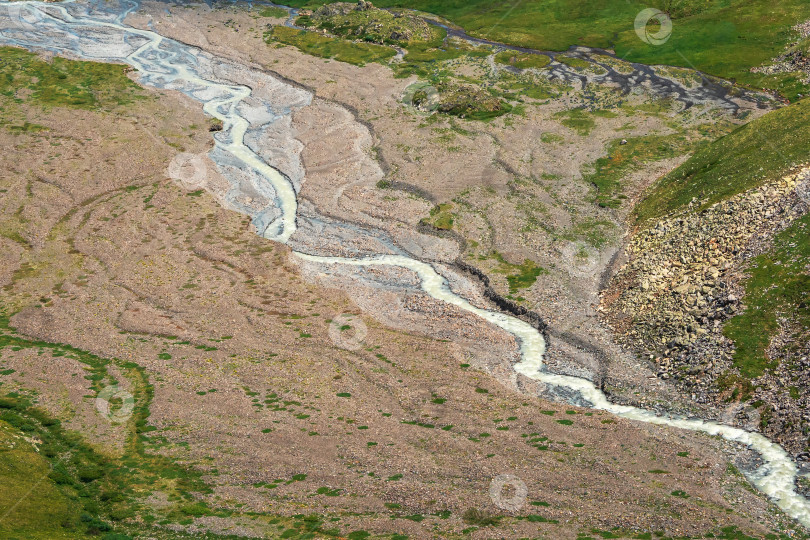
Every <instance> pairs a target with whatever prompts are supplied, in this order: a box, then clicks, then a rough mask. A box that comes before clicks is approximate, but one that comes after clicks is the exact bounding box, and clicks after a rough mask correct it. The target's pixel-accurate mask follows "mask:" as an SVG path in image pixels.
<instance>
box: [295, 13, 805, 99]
mask: <svg viewBox="0 0 810 540" xmlns="http://www.w3.org/2000/svg"><path fill="white" fill-rule="evenodd" d="M289 3H290V4H292V5H294V6H299V7H300V6H303V5H309V6H317V5H321V4H324V3H328V2H324V1H320V0H314V1H313V0H290V2H289ZM375 5H377V6H378V7H406V8H413V9H417V10H421V11H425V12H428V13H434V14H436V15H440V16H442V17H445V18H447V19H449V20H450V21H452V22H453V23H455V24H458V25H460V26H461V27H463V28H464V29H465V30H466V31H467V32H468V33H469V34H471V35H473V36H476V37H483V38H487V39H491V40H494V41H500V42H503V43H509V44H513V45H521V46H524V47H531V48H534V49H539V50H550V51H564V50H566V49H568V48H569V47H571V46H572V45H582V46H589V47H600V48H612V49H614V50H615V51H616V54H617V55H618V56H619V57H620V58H623V59H625V60H628V61H631V62H640V63H644V64H666V65H673V66H683V67H690V68H696V69H699V70H701V71H704V72H706V73H709V74H712V75H716V76H719V77H724V78H728V79H733V80H736V81H737V82H739V83H741V84H745V85H750V86H753V87H757V88H773V89H778V90H780V91H781V92H782V93H783V94H784V95H785V96H787V97H789V98H795V97H796V94H797V93H800V92H802V91H805V92H806V91H807V90H808V89H807V87H806V86H804V85H802V84H801V83H800V81H799V80H798V79H797V78H796V77H795V76H794V75H791V74H782V75H774V76H763V75H758V74H755V73H750V71H749V70H750V68H751V67H753V66H758V65H760V64H762V63H764V62H767V61H769V60H770V59H771V58H773V57H775V56H777V55H778V54H779V53H780V52H782V51H783V49H784V48H785V47H786V46H787V45H788V44H789V43H790V42H791V40H793V39H795V38H796V35H795V33H794V32H792V31H791V27H792V26H793V25H795V24H796V22H797V21H800V20H807V19H810V2H807V1H806V0H781V1H779V2H773V1H771V0H674V1H673V0H526V1H522V2H521V1H518V2H491V1H489V0H378V1H377V2H375ZM648 7H654V8H658V9H662V10H666V11H668V12H669V13H670V15H671V18H672V22H673V30H672V35H671V36H670V38H669V40H667V41H666V43H664V44H662V45H650V44H646V43H644V42H643V41H642V40H641V39H639V37H638V36H637V35H636V32H635V28H634V22H635V18H636V15H637V14H638V13H639V12H640V11H641V10H643V9H645V8H648ZM653 31H655V30H653Z"/></svg>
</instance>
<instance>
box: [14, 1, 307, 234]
mask: <svg viewBox="0 0 810 540" xmlns="http://www.w3.org/2000/svg"><path fill="white" fill-rule="evenodd" d="M0 4H1V5H2V6H3V7H5V8H6V9H5V13H4V12H3V11H2V8H0V20H1V19H2V17H3V15H6V16H7V20H6V21H3V22H4V24H3V26H2V27H0V43H2V42H5V43H6V44H14V45H20V46H23V47H36V48H42V49H49V50H52V51H56V52H62V53H72V54H75V55H78V56H80V57H82V58H86V59H90V60H100V61H115V62H124V63H127V64H129V65H130V66H132V67H134V68H135V69H136V70H138V76H139V77H140V82H141V83H142V84H145V85H147V86H155V87H158V88H165V89H172V90H178V91H180V92H183V93H185V94H187V95H189V96H190V97H192V98H194V99H196V100H197V101H201V102H202V103H203V110H204V111H205V112H206V113H207V114H209V115H211V116H213V117H214V118H216V119H218V120H220V121H221V122H222V123H223V130H222V132H221V133H222V135H221V136H220V137H217V138H215V145H216V146H217V147H218V149H219V150H222V151H225V152H227V153H228V154H230V155H231V156H233V157H234V158H236V160H238V161H240V162H241V163H242V164H243V165H244V166H245V167H246V168H249V169H253V170H254V171H256V172H257V173H258V175H259V176H260V177H261V178H264V179H265V180H267V181H269V183H270V185H272V187H273V189H274V190H275V201H274V202H275V205H276V206H277V207H278V209H279V210H280V212H281V216H280V217H279V218H277V219H276V220H275V221H274V222H272V223H267V224H263V225H257V228H259V230H260V232H261V233H262V235H263V236H264V237H265V238H269V239H271V240H276V241H279V242H286V241H287V240H288V239H289V238H290V236H292V234H293V233H294V232H295V229H296V224H295V216H296V210H297V206H298V204H297V194H296V192H295V189H294V187H293V185H292V184H291V183H290V182H289V181H287V179H286V178H284V176H283V175H281V174H280V173H279V172H278V171H277V170H276V169H274V168H272V167H270V166H269V165H268V164H267V163H265V162H264V161H263V160H262V159H261V158H259V156H257V155H256V154H255V153H254V152H252V151H251V150H250V149H249V148H248V147H247V145H246V144H245V135H246V133H247V131H248V129H249V127H250V124H249V122H248V121H247V120H246V119H245V118H244V117H243V116H241V115H240V114H239V113H238V112H237V107H238V105H239V104H240V103H241V102H242V101H244V100H245V99H246V98H248V97H250V96H251V89H250V88H248V87H247V86H242V85H236V84H228V83H225V82H221V81H217V80H213V79H212V78H204V77H202V76H200V74H199V73H198V72H197V69H198V66H197V65H196V63H195V60H197V58H196V56H195V55H194V54H193V53H191V52H190V51H192V48H191V47H188V46H186V45H184V44H181V43H178V42H176V41H173V40H170V39H167V38H164V37H163V36H161V35H160V34H158V33H156V32H152V31H149V30H139V29H136V28H132V27H129V26H125V25H124V24H123V23H122V22H121V20H122V19H123V18H124V17H125V16H126V15H127V14H128V13H129V12H131V11H132V10H133V9H134V8H135V7H137V4H135V3H131V5H130V7H129V8H128V9H125V10H124V11H123V12H122V13H121V14H120V15H119V16H117V17H115V18H111V17H109V15H110V14H109V12H106V13H104V12H102V13H101V15H100V16H97V17H93V16H90V15H89V14H88V13H82V14H81V16H75V15H74V14H72V13H70V12H69V11H68V7H73V6H72V5H71V4H73V5H77V4H75V3H72V2H66V3H65V5H58V4H53V3H43V2H14V3H13V4H12V3H8V2H1V3H0ZM66 6H67V7H66ZM73 11H74V13H75V12H76V10H75V9H74V10H73ZM105 15H106V16H105ZM29 21H35V22H36V26H35V27H34V26H32V23H31V22H29ZM99 30H102V31H106V32H107V33H108V34H109V32H112V33H113V34H112V37H114V38H116V39H114V41H116V42H117V46H115V47H99V43H98V41H99V40H100V39H102V37H97V39H96V40H95V41H93V40H91V39H86V40H85V42H82V41H81V40H77V39H75V38H78V37H81V32H85V34H88V33H90V32H93V31H99ZM35 31H36V32H41V34H39V35H38V36H31V34H32V33H34V32H35ZM102 36H103V35H102ZM34 37H36V38H37V39H32V38H34ZM106 37H107V38H109V37H110V36H109V35H107V36H106ZM139 38H140V39H139ZM77 41H78V42H77ZM133 41H144V43H143V45H140V46H139V47H137V48H136V49H135V50H134V51H133V52H131V53H129V54H126V52H124V51H127V50H128V49H132V47H127V46H126V44H127V43H128V42H133Z"/></svg>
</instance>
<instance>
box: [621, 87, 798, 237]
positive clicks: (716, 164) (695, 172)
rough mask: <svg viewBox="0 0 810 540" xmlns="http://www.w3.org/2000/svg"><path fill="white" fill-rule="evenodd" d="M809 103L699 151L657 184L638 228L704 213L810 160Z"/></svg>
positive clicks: (637, 211)
mask: <svg viewBox="0 0 810 540" xmlns="http://www.w3.org/2000/svg"><path fill="white" fill-rule="evenodd" d="M807 141H810V99H803V100H801V101H799V102H797V103H795V104H793V105H790V106H787V107H783V108H781V109H778V110H776V111H773V112H771V113H769V114H766V115H765V116H763V117H761V118H758V119H756V120H754V121H752V122H750V123H748V124H746V125H744V126H742V127H740V128H738V129H736V130H734V131H733V132H731V133H730V134H728V135H726V136H725V137H721V138H720V139H718V140H716V141H714V142H712V143H709V144H707V145H705V146H703V147H702V148H700V149H699V150H698V151H697V152H695V154H694V155H693V156H692V157H691V158H690V159H689V160H688V161H687V162H686V163H684V164H683V165H681V166H680V167H678V168H677V169H675V170H674V171H672V172H671V173H670V174H668V175H666V176H665V177H664V178H663V179H661V180H659V181H658V183H657V184H655V185H654V186H653V187H652V188H651V189H650V190H649V191H648V192H647V193H646V194H645V196H644V199H643V200H642V201H641V202H640V203H639V204H638V206H636V208H635V215H636V219H637V221H638V223H639V224H642V225H643V224H645V223H647V222H650V221H653V220H655V219H658V218H661V217H663V216H665V215H667V214H670V213H672V212H674V211H677V210H679V209H681V208H683V207H684V206H686V205H687V204H689V202H690V201H691V200H692V199H693V198H697V200H698V201H700V205H699V206H700V208H705V207H707V206H710V205H712V204H714V203H716V202H719V201H722V200H724V199H728V198H729V197H732V196H734V195H737V194H739V193H742V192H744V191H748V190H749V189H752V188H755V187H758V186H760V185H762V184H765V183H767V182H769V181H771V180H773V179H775V178H776V177H778V176H780V175H782V174H784V173H786V172H787V171H789V170H790V169H792V168H794V167H796V166H798V165H800V164H802V163H804V162H807V161H808V160H810V145H808V142H807Z"/></svg>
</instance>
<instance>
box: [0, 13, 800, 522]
mask: <svg viewBox="0 0 810 540" xmlns="http://www.w3.org/2000/svg"><path fill="white" fill-rule="evenodd" d="M137 9H138V4H137V3H136V2H133V1H128V0H122V1H121V2H120V3H119V2H117V1H110V2H95V1H92V2H89V3H88V2H64V3H60V4H54V3H42V2H14V3H6V2H3V3H0V45H11V46H19V47H24V48H26V49H30V50H34V51H48V52H50V53H53V54H60V55H64V56H67V57H71V58H78V59H82V60H90V61H98V62H117V63H125V64H128V65H129V66H131V67H132V68H134V69H135V70H136V71H137V77H138V81H139V82H140V83H141V84H142V85H144V86H148V87H155V88H159V89H164V90H174V91H179V92H182V93H183V94H185V95H187V96H189V97H190V98H192V99H193V100H196V101H197V102H199V103H201V104H202V107H203V109H204V111H205V112H206V113H207V114H209V115H210V116H212V117H214V118H216V119H218V120H219V121H221V122H222V130H221V131H218V132H217V133H215V134H214V139H215V144H214V147H213V149H212V150H211V151H210V153H209V157H210V159H211V161H213V163H214V164H215V165H216V167H217V169H218V171H219V173H220V174H221V175H222V177H223V178H224V179H225V180H227V182H228V183H229V184H230V187H229V188H227V189H225V190H224V192H223V194H222V196H221V197H220V200H221V202H222V204H224V205H225V206H227V207H229V208H231V209H233V210H235V211H238V212H241V213H244V214H247V215H249V216H250V217H251V219H252V221H253V224H254V225H255V227H256V229H257V231H258V232H259V234H260V235H261V236H263V237H265V238H267V239H269V240H273V241H276V242H281V243H285V244H288V245H289V246H290V247H291V248H292V249H293V257H295V258H297V259H298V260H299V261H300V262H301V264H306V265H312V266H311V267H314V268H319V269H320V272H322V273H327V274H328V273H330V272H336V271H337V269H341V271H343V272H349V273H360V274H362V273H363V272H370V271H371V270H375V269H383V268H389V269H390V268H394V269H396V270H397V271H398V272H400V273H405V274H408V275H409V276H410V283H411V286H412V287H413V286H416V287H419V288H421V290H422V291H423V292H424V293H426V294H427V295H428V296H430V297H431V298H433V299H434V300H435V301H437V302H441V303H445V304H447V305H449V306H454V307H455V308H457V309H459V310H463V311H466V312H469V313H471V314H473V315H475V316H477V317H480V318H481V319H483V320H485V321H486V322H488V323H490V324H492V325H495V326H497V327H499V328H501V329H502V330H504V331H506V332H508V333H509V334H511V335H512V336H514V338H515V340H516V342H517V343H518V344H519V348H520V355H521V359H520V361H519V362H517V363H515V364H514V366H513V368H514V370H515V371H516V372H517V373H518V374H520V375H522V376H525V377H527V378H528V379H532V380H535V381H538V382H539V383H541V384H542V385H545V387H546V388H549V389H550V390H549V392H550V394H551V395H553V396H557V397H558V398H559V399H561V400H565V401H567V402H569V403H573V404H575V405H578V406H582V407H589V408H592V409H598V410H603V411H607V412H609V413H611V414H614V415H616V416H620V417H623V418H627V419H630V420H634V421H638V422H645V423H649V424H655V425H659V426H667V427H669V428H675V429H684V430H694V431H699V432H703V433H707V434H709V435H715V436H720V437H723V438H724V439H727V440H729V441H734V442H736V443H740V444H743V445H745V446H747V447H749V448H750V449H751V450H753V451H755V452H756V453H757V454H758V455H759V457H760V460H757V462H756V464H754V465H751V466H750V467H748V468H747V470H745V475H746V477H747V478H748V480H749V481H750V482H751V483H752V484H753V485H754V486H756V487H757V488H758V489H759V490H760V491H761V492H763V493H764V494H766V495H767V496H768V497H770V498H771V500H772V501H773V502H774V503H775V504H776V505H777V506H779V507H780V508H781V509H782V510H783V511H784V512H785V513H787V514H788V515H790V516H791V517H793V518H794V519H796V520H797V521H798V522H800V523H802V524H803V525H804V526H807V527H810V501H808V500H807V499H806V498H805V497H803V496H802V495H800V494H798V493H797V492H796V489H795V481H796V478H797V474H798V468H797V466H796V464H795V463H794V462H793V461H792V459H791V458H790V456H789V455H788V454H787V452H785V451H784V450H783V449H782V448H781V447H780V446H779V445H777V444H775V443H773V442H771V441H770V440H768V439H767V438H766V437H764V436H763V435H760V434H758V433H754V432H749V431H745V430H743V429H739V428H736V427H732V426H728V425H724V424H721V423H718V422H714V421H704V420H701V419H697V418H694V417H689V418H686V417H681V416H676V415H661V414H657V413H654V412H651V411H647V410H644V409H640V408H636V407H631V406H624V405H617V404H613V403H611V402H610V401H609V400H608V399H607V397H606V396H605V395H604V394H603V393H602V392H601V391H600V390H599V388H598V387H597V386H596V385H594V384H593V383H592V382H591V381H589V380H586V379H582V378H577V377H571V376H563V375H557V374H553V373H550V372H548V371H547V370H546V369H545V368H544V366H543V355H544V353H545V347H546V343H545V340H544V338H543V335H542V333H541V332H540V331H538V330H537V328H535V326H532V325H531V324H529V323H527V322H525V321H523V320H521V319H519V318H517V317H513V316H511V315H507V314H505V313H501V312H497V311H493V310H488V309H484V308H481V307H477V306H476V305H474V303H473V301H471V300H468V299H465V298H464V297H462V296H461V295H460V294H458V293H456V292H454V291H453V289H452V285H451V282H452V278H453V276H451V275H450V274H452V270H451V269H449V268H448V267H447V266H445V265H440V264H432V263H430V262H425V261H422V260H419V259H417V258H415V257H414V256H412V255H410V254H408V253H407V252H406V251H405V250H404V249H403V248H402V247H400V246H399V245H398V244H397V242H394V241H393V240H392V239H391V237H390V235H388V234H386V233H385V232H383V231H375V230H373V229H372V228H369V227H362V226H359V225H357V224H354V223H346V222H340V221H338V220H336V219H334V218H329V217H327V216H324V215H320V214H319V213H318V212H317V210H315V209H313V208H312V205H311V204H304V203H302V202H300V201H299V200H298V192H299V191H300V188H301V184H302V182H303V181H304V180H305V179H304V174H303V171H302V169H301V168H299V169H297V170H299V171H301V172H300V174H298V175H295V174H282V173H281V172H280V171H279V170H278V169H277V168H274V167H273V165H272V163H269V162H268V159H267V158H266V149H259V148H258V147H257V145H256V141H257V140H258V138H259V135H261V134H262V133H263V132H265V130H268V129H270V128H272V129H275V130H276V131H278V130H279V126H281V127H283V126H284V125H285V122H288V121H289V117H290V115H291V114H292V111H294V110H297V109H299V108H301V107H306V106H307V105H308V104H309V103H310V102H311V100H312V95H311V94H310V93H309V92H307V91H305V90H302V89H300V88H297V87H294V86H292V85H290V84H288V83H286V82H284V81H282V80H280V79H278V78H275V77H272V76H270V75H268V74H266V73H263V72H261V71H259V70H256V69H254V68H252V67H249V66H241V65H237V64H235V63H234V62H233V61H231V60H226V59H223V58H218V57H216V56H213V55H211V54H208V53H206V52H204V51H202V50H200V49H197V48H195V47H191V46H189V45H186V44H183V43H180V42H177V41H174V40H171V39H167V38H165V37H163V36H161V35H160V34H158V33H156V32H154V31H151V30H142V29H136V28H132V27H129V26H127V25H126V24H125V23H124V19H125V18H126V17H127V15H129V14H130V13H132V12H134V11H135V10H137ZM245 72H253V73H252V75H251V76H252V78H251V80H254V81H259V85H258V86H252V87H248V86H245V85H242V84H238V83H235V82H232V81H234V80H240V79H242V80H244V73H245ZM284 150H285V151H286V147H285V149H284ZM291 151H292V150H291ZM262 152H264V153H265V157H263V155H262ZM277 153H278V152H277ZM281 153H283V152H281ZM279 159H288V160H289V159H291V158H290V157H289V156H287V157H286V158H285V157H284V156H281V157H279ZM269 161H272V160H269ZM338 245H340V247H336V246H338ZM369 246H371V247H369ZM336 253H341V254H342V255H343V256H336V255H335V254H336ZM347 253H348V256H346V254H347ZM413 284H416V285H413Z"/></svg>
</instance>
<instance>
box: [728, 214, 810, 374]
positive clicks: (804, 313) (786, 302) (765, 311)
mask: <svg viewBox="0 0 810 540" xmlns="http://www.w3.org/2000/svg"><path fill="white" fill-rule="evenodd" d="M808 268H810V214H808V215H805V216H804V217H803V218H802V219H800V220H798V221H796V222H795V223H793V225H792V226H790V227H789V228H788V229H786V230H785V231H783V232H781V233H779V234H778V235H777V236H776V238H775V239H774V243H773V247H772V248H771V249H770V250H769V251H768V252H767V253H764V254H762V255H760V256H758V257H756V258H755V259H754V260H753V262H752V264H751V267H750V268H749V277H748V279H747V280H746V283H745V300H744V302H745V304H746V309H745V312H744V313H742V314H740V315H737V316H736V317H734V318H732V319H731V320H729V322H728V323H727V324H726V327H725V335H726V336H727V337H728V338H730V339H732V340H734V343H735V345H736V351H735V353H734V365H735V366H736V367H737V368H738V369H739V370H740V374H741V375H743V376H744V377H747V378H754V377H758V376H760V375H762V374H763V373H764V372H765V371H766V369H768V368H770V367H773V364H774V362H773V361H772V360H770V359H769V358H768V356H767V354H766V351H767V349H768V347H769V345H770V343H771V341H772V339H773V337H774V336H776V335H777V334H778V333H779V332H780V329H781V328H780V324H779V319H780V318H781V319H784V320H785V321H789V323H788V326H787V327H786V329H785V330H786V333H787V337H788V341H787V343H789V344H790V346H793V347H797V348H798V347H801V344H802V343H807V340H808V338H810V307H808V306H810V273H808V272H807V269H808Z"/></svg>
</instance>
